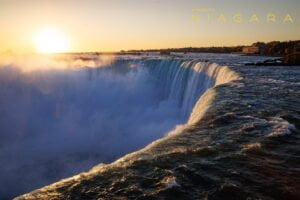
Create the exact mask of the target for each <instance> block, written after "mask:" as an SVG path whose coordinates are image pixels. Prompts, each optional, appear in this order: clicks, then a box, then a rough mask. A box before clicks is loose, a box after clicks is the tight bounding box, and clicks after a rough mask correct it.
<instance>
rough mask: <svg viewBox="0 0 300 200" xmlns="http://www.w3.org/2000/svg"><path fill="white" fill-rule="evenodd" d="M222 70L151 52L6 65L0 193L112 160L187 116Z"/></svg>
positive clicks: (1, 74)
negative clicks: (95, 61) (39, 66)
mask: <svg viewBox="0 0 300 200" xmlns="http://www.w3.org/2000/svg"><path fill="white" fill-rule="evenodd" d="M222 69H223V67H219V66H218V65H217V64H210V63H207V62H198V61H191V60H180V59H149V58H145V59H128V58H127V59H122V58H118V59H117V60H115V61H114V62H113V63H111V64H107V65H106V66H102V67H95V68H80V69H66V70H59V69H55V70H51V69H47V70H35V71H31V72H26V73H25V72H22V71H21V70H20V68H19V67H18V66H12V65H11V66H2V67H1V68H0V82H1V85H0V92H1V98H0V101H1V104H0V110H1V112H2V117H1V118H0V125H1V126H0V127H1V135H0V139H1V143H0V144H1V146H0V150H1V151H0V160H1V161H2V165H1V167H0V173H1V177H2V178H1V180H0V183H1V185H6V186H5V187H1V189H0V197H2V199H3V198H10V197H11V196H16V195H17V194H21V193H24V192H27V191H30V190H32V189H34V188H37V187H40V186H42V185H45V184H48V183H51V182H53V181H56V180H58V179H61V178H64V177H67V176H70V175H73V174H76V173H78V172H80V171H83V170H87V169H89V168H90V167H92V166H93V165H95V164H97V163H100V162H111V161H113V160H115V159H117V158H118V157H120V156H122V155H125V154H127V153H130V152H132V151H135V150H138V149H140V148H142V147H144V146H145V145H147V144H149V143H150V142H152V141H154V140H156V139H158V138H161V137H163V136H164V135H166V134H167V133H168V132H169V131H170V130H172V129H173V128H174V127H175V126H176V125H178V124H183V123H185V122H186V121H187V120H188V117H189V114H190V113H191V111H192V109H193V107H194V105H195V103H196V102H197V101H198V99H199V97H200V96H201V95H202V94H203V93H204V92H205V91H206V90H207V89H208V88H210V87H213V86H214V85H215V84H217V82H218V80H217V77H218V76H220V74H221V73H222ZM3 161H5V162H3ZM12 174H14V176H12ZM20 180H21V181H20ZM16 182H18V188H14V187H13V186H14V184H15V183H16Z"/></svg>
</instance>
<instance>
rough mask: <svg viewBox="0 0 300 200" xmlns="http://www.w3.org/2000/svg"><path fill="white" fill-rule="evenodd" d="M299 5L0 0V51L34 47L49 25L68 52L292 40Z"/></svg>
mask: <svg viewBox="0 0 300 200" xmlns="http://www.w3.org/2000/svg"><path fill="white" fill-rule="evenodd" d="M299 10H300V1H299V0H0V51H7V50H10V51H20V52H29V51H35V50H36V47H35V44H34V43H33V40H34V39H33V38H34V37H35V35H36V33H37V32H39V31H40V30H42V29H45V28H48V27H51V28H54V29H56V30H59V31H60V32H62V33H64V35H65V36H66V38H68V41H69V44H70V45H69V48H68V51H70V52H86V51H119V50H129V49H153V48H177V47H188V46H193V47H201V46H232V45H247V44H251V43H253V42H256V41H265V42H266V41H273V40H280V41H283V40H296V39H300V24H299V20H300V12H299ZM270 13H271V14H274V15H276V20H275V22H274V21H273V22H267V20H266V18H267V15H268V14H270ZM221 15H222V19H223V21H221V20H220V16H221ZM235 15H239V16H240V19H242V22H241V23H237V22H236V21H235V20H236V18H233V16H235ZM253 15H255V16H256V17H257V18H258V19H259V22H257V18H256V21H252V22H250V19H252V20H253V18H252V17H253ZM287 15H289V16H288V17H289V18H286V16H287ZM224 19H225V20H224ZM284 19H288V20H286V21H285V22H284Z"/></svg>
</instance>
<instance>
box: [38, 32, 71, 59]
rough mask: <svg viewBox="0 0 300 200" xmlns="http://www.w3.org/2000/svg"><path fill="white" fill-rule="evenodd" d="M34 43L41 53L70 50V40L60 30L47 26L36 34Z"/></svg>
mask: <svg viewBox="0 0 300 200" xmlns="http://www.w3.org/2000/svg"><path fill="white" fill-rule="evenodd" d="M33 40H34V45H35V48H36V50H37V51H38V52H40V53H61V52H66V51H68V50H69V40H68V38H67V37H66V36H65V34H63V32H60V31H59V30H56V29H54V28H45V29H42V30H40V31H38V32H37V33H36V34H35V35H34V39H33Z"/></svg>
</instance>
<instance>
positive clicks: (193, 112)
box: [20, 59, 241, 199]
mask: <svg viewBox="0 0 300 200" xmlns="http://www.w3.org/2000/svg"><path fill="white" fill-rule="evenodd" d="M113 65H114V66H118V69H117V70H116V73H120V72H121V73H123V72H124V71H126V70H129V69H128V67H129V68H133V69H139V68H141V67H142V68H146V69H147V73H149V75H150V76H149V77H150V79H151V81H154V82H155V84H157V87H158V88H159V91H160V93H161V94H160V95H161V98H162V100H161V101H162V102H164V101H168V102H170V101H173V103H174V104H176V105H177V106H178V107H179V108H180V110H181V112H180V114H181V115H182V116H181V117H182V119H183V122H184V123H183V125H178V126H177V127H176V128H175V129H174V130H173V131H171V132H169V133H168V136H166V137H163V138H162V139H158V140H156V141H154V142H153V143H151V144H150V145H148V146H147V147H145V148H143V149H141V150H139V151H136V152H134V153H130V154H127V155H126V156H123V157H122V158H120V159H118V160H117V161H115V162H113V163H111V164H108V165H105V164H99V165H97V166H95V167H93V168H92V169H91V170H90V171H88V172H84V173H81V174H79V175H76V176H73V177H71V178H68V179H63V180H62V181H59V182H57V183H54V184H52V185H50V186H46V187H44V188H43V189H42V190H43V191H47V189H51V188H52V189H53V188H58V187H60V186H63V185H64V184H65V183H70V182H73V181H75V182H76V180H78V179H80V178H82V177H92V176H93V175H95V174H99V173H101V172H105V170H107V169H109V168H112V167H125V166H128V165H130V164H131V163H133V162H135V161H138V160H144V159H147V160H148V159H150V158H155V157H156V156H159V155H163V154H164V153H170V152H169V151H170V149H165V148H166V147H165V146H164V145H162V146H161V145H160V144H161V143H166V142H168V140H172V137H173V136H176V135H178V134H183V133H184V132H185V130H186V129H188V127H190V126H193V124H195V123H197V122H198V121H199V120H200V119H201V118H202V117H203V116H204V115H205V113H206V112H207V111H208V110H209V108H210V105H211V103H212V102H213V101H214V97H215V95H216V94H215V91H214V90H211V89H210V88H213V87H215V86H217V85H220V84H224V83H228V82H230V81H233V80H237V79H241V77H240V75H239V74H238V73H236V72H234V71H233V70H231V69H230V68H228V67H226V66H219V65H217V64H214V63H208V62H199V61H190V60H187V61H183V60H176V59H172V60H168V59H165V60H164V59H145V60H141V59H137V60H126V59H125V60H116V61H115V63H114V64H113ZM136 67H137V68H136ZM95 71H96V72H97V73H98V71H97V69H96V70H95V69H90V71H89V76H90V79H92V78H93V76H94V74H95ZM166 111H168V110H166ZM187 139H188V138H187ZM171 151H180V144H178V148H177V147H172V149H171ZM39 191H40V190H37V191H34V192H32V193H29V194H26V195H23V196H21V197H20V199H22V198H26V197H29V198H30V197H31V196H30V195H31V194H33V195H34V193H36V192H39Z"/></svg>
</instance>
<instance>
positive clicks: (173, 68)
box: [143, 59, 237, 120]
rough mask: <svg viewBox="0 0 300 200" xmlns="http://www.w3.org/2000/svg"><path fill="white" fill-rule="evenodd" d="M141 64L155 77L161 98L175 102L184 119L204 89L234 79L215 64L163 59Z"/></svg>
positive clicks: (234, 75)
mask: <svg viewBox="0 0 300 200" xmlns="http://www.w3.org/2000/svg"><path fill="white" fill-rule="evenodd" d="M143 65H144V66H145V67H146V68H148V69H149V71H150V73H151V74H152V76H153V77H154V79H155V81H156V83H157V85H158V86H157V87H158V88H159V89H160V90H161V95H162V97H163V99H164V100H166V101H173V102H174V103H176V104H177V106H178V107H179V108H180V109H181V115H182V117H183V118H184V119H185V120H186V119H187V118H188V117H189V115H190V113H191V112H192V110H193V108H194V106H195V104H196V103H197V101H198V100H199V98H200V97H201V96H202V95H203V94H204V93H205V92H206V91H207V89H209V88H211V87H214V86H215V85H218V84H221V83H224V82H227V81H230V80H232V79H235V78H236V77H237V75H236V74H235V73H234V72H232V71H231V70H228V68H227V67H224V66H219V65H218V64H216V63H208V62H199V61H188V60H187V61H185V60H179V59H178V60H176V59H170V60H167V59H166V60H145V62H144V64H143ZM226 70H227V71H226Z"/></svg>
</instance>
